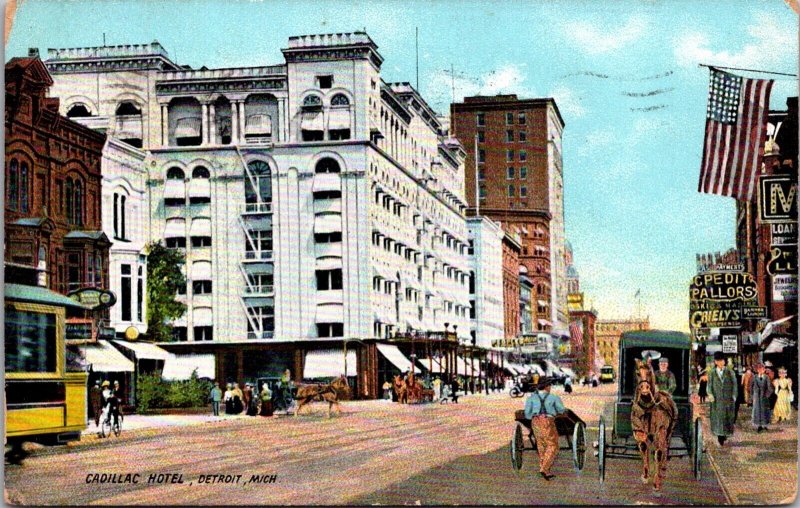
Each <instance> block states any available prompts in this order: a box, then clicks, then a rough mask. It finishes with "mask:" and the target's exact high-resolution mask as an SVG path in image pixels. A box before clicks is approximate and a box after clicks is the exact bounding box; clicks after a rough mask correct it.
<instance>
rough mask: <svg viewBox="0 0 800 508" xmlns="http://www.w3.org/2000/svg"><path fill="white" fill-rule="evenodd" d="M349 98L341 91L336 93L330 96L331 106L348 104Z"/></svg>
mask: <svg viewBox="0 0 800 508" xmlns="http://www.w3.org/2000/svg"><path fill="white" fill-rule="evenodd" d="M349 105H350V99H348V98H347V96H346V95H345V94H343V93H337V94H336V95H334V96H333V97H331V106H349Z"/></svg>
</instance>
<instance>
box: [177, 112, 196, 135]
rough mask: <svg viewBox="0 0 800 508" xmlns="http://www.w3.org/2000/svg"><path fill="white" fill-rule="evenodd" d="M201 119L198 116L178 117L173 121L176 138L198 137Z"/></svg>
mask: <svg viewBox="0 0 800 508" xmlns="http://www.w3.org/2000/svg"><path fill="white" fill-rule="evenodd" d="M200 124H201V119H200V117H199V116H195V117H186V118H178V120H177V121H176V122H175V137H176V138H199V137H200Z"/></svg>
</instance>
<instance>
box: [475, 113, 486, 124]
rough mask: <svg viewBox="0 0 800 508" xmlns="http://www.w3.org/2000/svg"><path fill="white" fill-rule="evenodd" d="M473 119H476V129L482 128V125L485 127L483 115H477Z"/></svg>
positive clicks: (484, 116)
mask: <svg viewBox="0 0 800 508" xmlns="http://www.w3.org/2000/svg"><path fill="white" fill-rule="evenodd" d="M475 118H476V119H477V122H478V127H483V126H484V125H486V115H485V114H483V113H478V114H477V116H476V117H475Z"/></svg>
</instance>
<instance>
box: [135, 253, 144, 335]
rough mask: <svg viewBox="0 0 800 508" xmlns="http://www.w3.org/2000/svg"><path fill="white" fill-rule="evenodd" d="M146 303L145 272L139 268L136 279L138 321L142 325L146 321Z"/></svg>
mask: <svg viewBox="0 0 800 508" xmlns="http://www.w3.org/2000/svg"><path fill="white" fill-rule="evenodd" d="M143 302H144V270H143V269H142V267H141V266H139V272H138V274H137V279H136V320H137V321H139V322H140V323H141V322H142V321H144V314H143Z"/></svg>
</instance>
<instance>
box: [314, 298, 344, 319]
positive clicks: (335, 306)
mask: <svg viewBox="0 0 800 508" xmlns="http://www.w3.org/2000/svg"><path fill="white" fill-rule="evenodd" d="M316 322H317V323H342V322H344V306H343V305H342V304H341V303H326V304H320V305H317V314H316Z"/></svg>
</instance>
